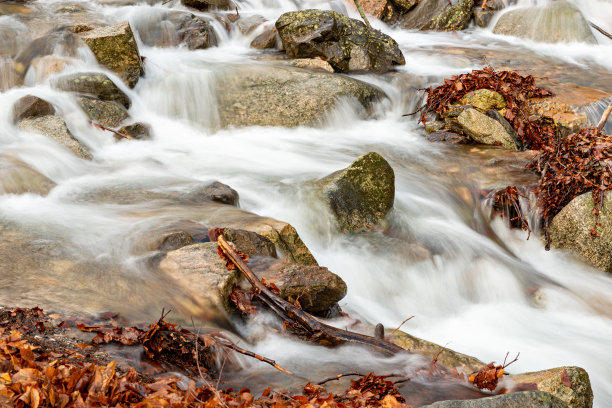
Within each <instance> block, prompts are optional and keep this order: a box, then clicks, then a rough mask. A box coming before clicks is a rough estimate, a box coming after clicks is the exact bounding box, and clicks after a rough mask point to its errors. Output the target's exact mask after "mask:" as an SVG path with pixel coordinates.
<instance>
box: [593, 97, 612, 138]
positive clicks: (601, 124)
mask: <svg viewBox="0 0 612 408" xmlns="http://www.w3.org/2000/svg"><path fill="white" fill-rule="evenodd" d="M610 112H612V100H611V101H610V104H608V107H607V108H606V110H604V112H603V115H601V119H599V123H598V124H597V129H599V130H600V131H601V130H603V128H604V127H605V126H606V122H607V121H608V117H609V116H610Z"/></svg>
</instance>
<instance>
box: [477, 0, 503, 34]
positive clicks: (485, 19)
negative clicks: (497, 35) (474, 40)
mask: <svg viewBox="0 0 612 408" xmlns="http://www.w3.org/2000/svg"><path fill="white" fill-rule="evenodd" d="M504 7H506V5H505V4H504V2H503V0H488V1H487V6H486V7H485V8H482V0H479V1H477V2H475V4H474V10H473V15H474V23H476V25H477V26H478V27H482V28H485V27H488V26H489V23H490V22H491V21H492V20H493V16H495V14H496V13H497V12H498V11H499V10H501V9H503V8H504Z"/></svg>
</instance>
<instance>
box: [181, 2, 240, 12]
mask: <svg viewBox="0 0 612 408" xmlns="http://www.w3.org/2000/svg"><path fill="white" fill-rule="evenodd" d="M181 2H182V3H183V4H184V5H185V6H187V7H192V8H194V9H196V10H200V11H209V10H234V9H235V8H236V6H235V4H234V3H233V2H232V1H231V0H181Z"/></svg>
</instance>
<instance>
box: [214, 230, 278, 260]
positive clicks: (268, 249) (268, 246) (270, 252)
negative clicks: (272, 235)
mask: <svg viewBox="0 0 612 408" xmlns="http://www.w3.org/2000/svg"><path fill="white" fill-rule="evenodd" d="M223 238H225V240H226V241H228V242H231V243H232V244H234V246H235V247H236V248H237V249H238V250H239V251H241V252H244V253H245V254H249V255H261V256H267V257H272V258H277V257H278V255H277V254H276V246H274V243H273V242H272V241H270V240H269V239H268V238H266V237H264V236H263V235H259V234H257V233H256V232H252V231H246V230H241V229H233V228H225V229H224V230H223Z"/></svg>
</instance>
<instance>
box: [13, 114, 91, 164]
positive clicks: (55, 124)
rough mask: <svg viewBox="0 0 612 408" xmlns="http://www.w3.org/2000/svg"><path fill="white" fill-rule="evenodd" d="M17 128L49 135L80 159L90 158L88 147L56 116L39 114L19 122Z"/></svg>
mask: <svg viewBox="0 0 612 408" xmlns="http://www.w3.org/2000/svg"><path fill="white" fill-rule="evenodd" d="M19 128H20V129H21V130H23V131H26V132H32V133H39V134H42V135H45V136H48V137H50V138H51V139H53V140H55V141H56V142H58V143H59V144H61V145H62V146H64V147H66V148H68V149H70V150H72V152H73V153H74V154H76V155H77V156H78V157H80V158H81V159H85V160H91V159H92V158H93V157H92V155H91V153H90V152H89V149H88V148H87V147H85V145H83V144H82V143H81V142H79V141H78V140H77V139H75V138H74V136H72V134H71V133H70V131H69V130H68V127H67V126H66V122H64V120H63V119H62V118H60V117H58V116H50V115H47V116H39V117H36V118H32V119H24V120H22V121H21V122H19Z"/></svg>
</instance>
